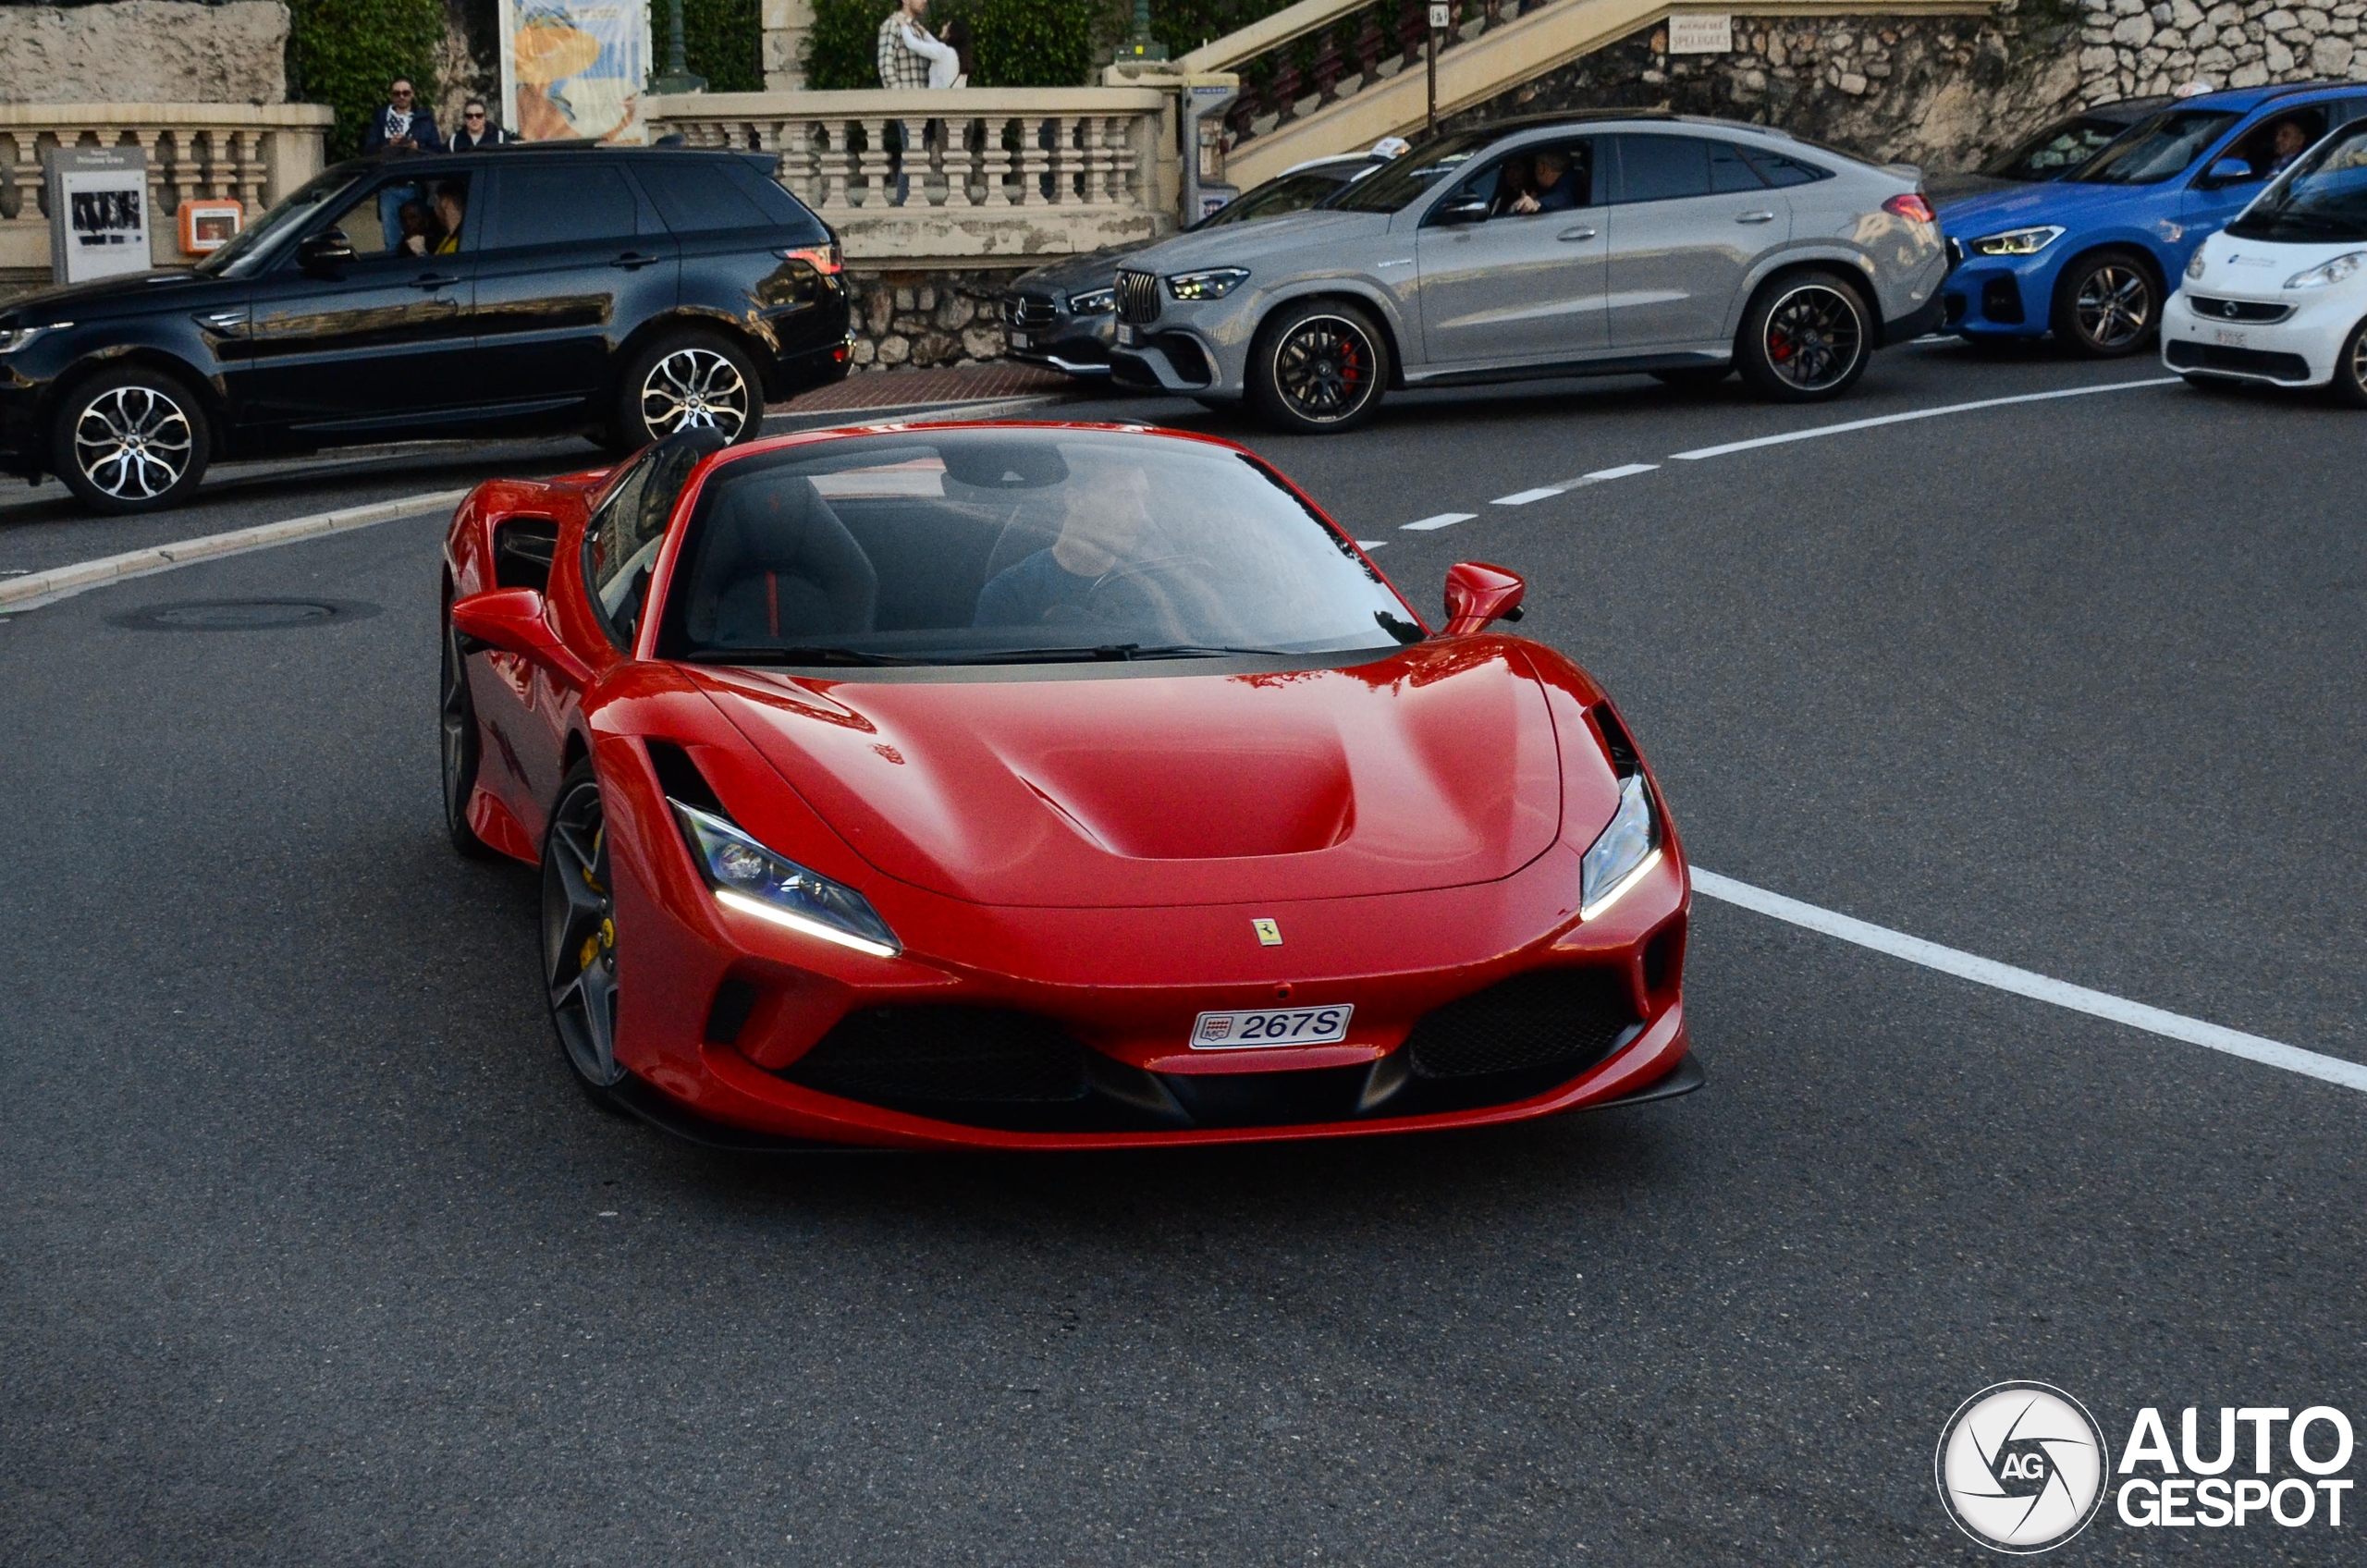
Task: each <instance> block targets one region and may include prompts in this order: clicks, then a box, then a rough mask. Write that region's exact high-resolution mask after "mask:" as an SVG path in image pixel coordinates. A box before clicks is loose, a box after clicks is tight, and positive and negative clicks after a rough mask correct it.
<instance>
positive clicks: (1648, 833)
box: [1578, 773, 1661, 920]
mask: <svg viewBox="0 0 2367 1568" xmlns="http://www.w3.org/2000/svg"><path fill="white" fill-rule="evenodd" d="M1660 858H1661V851H1660V829H1659V827H1658V825H1656V824H1655V823H1654V822H1653V821H1652V796H1651V791H1650V790H1647V789H1645V788H1644V776H1643V775H1642V774H1640V773H1631V774H1629V775H1628V776H1627V778H1625V780H1623V781H1622V782H1621V784H1620V786H1619V809H1618V810H1617V811H1615V812H1613V813H1612V814H1611V826H1610V827H1606V828H1604V829H1603V830H1602V831H1601V833H1600V834H1599V835H1597V836H1596V839H1595V841H1594V842H1593V844H1592V845H1590V846H1588V850H1587V852H1586V855H1585V858H1583V859H1582V860H1580V861H1579V862H1578V918H1579V919H1580V920H1592V919H1593V918H1594V917H1595V916H1596V915H1598V914H1600V913H1602V912H1603V911H1604V910H1607V909H1609V908H1610V907H1611V906H1612V905H1613V904H1614V903H1616V902H1618V901H1619V898H1620V895H1621V894H1623V893H1625V892H1626V891H1627V889H1628V888H1632V887H1634V886H1635V885H1636V884H1637V883H1638V882H1640V881H1642V880H1643V879H1644V873H1646V872H1648V871H1650V869H1651V868H1652V867H1653V866H1655V865H1657V864H1660Z"/></svg>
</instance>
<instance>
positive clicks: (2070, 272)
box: [2050, 251, 2162, 360]
mask: <svg viewBox="0 0 2367 1568" xmlns="http://www.w3.org/2000/svg"><path fill="white" fill-rule="evenodd" d="M2161 316H2162V285H2161V280H2160V279H2158V278H2156V277H2155V276H2153V269H2152V265H2151V264H2150V263H2147V262H2146V261H2145V259H2144V258H2143V257H2141V256H2140V255H2139V254H2138V253H2137V252H2136V251H2097V252H2096V253H2095V254H2093V255H2091V256H2082V257H2080V258H2079V260H2077V261H2075V262H2073V263H2071V264H2070V265H2069V266H2067V267H2065V268H2064V269H2063V276H2062V277H2061V278H2059V279H2058V280H2057V281H2056V282H2055V285H2054V313H2053V315H2052V317H2051V318H2050V322H2051V325H2053V326H2054V336H2055V337H2056V338H2057V339H2059V340H2060V341H2061V342H2062V343H2064V344H2065V345H2066V346H2067V347H2068V348H2069V349H2070V350H2071V351H2072V352H2073V353H2074V354H2077V355H2078V356H2079V358H2081V359H2083V360H2117V359H2123V358H2126V357H2127V356H2128V355H2130V354H2133V353H2136V352H2137V351H2138V350H2139V349H2142V348H2144V347H2145V343H2146V340H2147V339H2148V338H2150V337H2152V335H2153V331H2154V329H2155V328H2156V327H2158V326H2159V325H2161Z"/></svg>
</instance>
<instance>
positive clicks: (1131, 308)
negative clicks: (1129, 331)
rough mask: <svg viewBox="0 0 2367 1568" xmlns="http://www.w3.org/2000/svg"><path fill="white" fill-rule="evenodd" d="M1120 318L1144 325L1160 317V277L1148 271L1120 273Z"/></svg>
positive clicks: (1126, 321)
mask: <svg viewBox="0 0 2367 1568" xmlns="http://www.w3.org/2000/svg"><path fill="white" fill-rule="evenodd" d="M1118 319H1119V320H1120V321H1122V322H1125V323H1127V324H1128V325H1133V326H1142V325H1146V324H1147V323H1150V322H1155V321H1157V320H1158V319H1159V279H1158V278H1157V277H1156V276H1153V275H1151V274H1150V273H1147V272H1121V273H1119V275H1118Z"/></svg>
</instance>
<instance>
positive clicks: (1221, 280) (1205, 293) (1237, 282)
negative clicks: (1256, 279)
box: [1167, 267, 1249, 303]
mask: <svg viewBox="0 0 2367 1568" xmlns="http://www.w3.org/2000/svg"><path fill="white" fill-rule="evenodd" d="M1248 280H1249V269H1248V268H1247V267H1210V268H1209V269H1208V271H1206V272H1179V273H1176V274H1175V275H1173V276H1171V277H1170V278H1168V280H1167V291H1168V292H1169V293H1170V294H1172V295H1174V296H1175V297H1176V298H1177V299H1178V300H1184V301H1186V302H1187V303H1188V302H1190V301H1193V300H1221V299H1223V298H1224V297H1225V296H1226V295H1228V294H1230V293H1232V292H1233V290H1234V289H1236V288H1240V287H1241V286H1242V285H1243V284H1244V283H1246V282H1247V281H1248Z"/></svg>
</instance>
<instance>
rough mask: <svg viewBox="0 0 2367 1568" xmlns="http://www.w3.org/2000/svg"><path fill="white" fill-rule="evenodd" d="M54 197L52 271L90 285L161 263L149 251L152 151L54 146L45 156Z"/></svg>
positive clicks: (58, 279)
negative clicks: (95, 279) (149, 169)
mask: <svg viewBox="0 0 2367 1568" xmlns="http://www.w3.org/2000/svg"><path fill="white" fill-rule="evenodd" d="M42 177H43V181H44V183H45V184H46V186H47V187H48V196H49V273H50V279H51V281H52V282H55V283H87V282H88V281H90V280H91V279H92V278H94V277H114V276H117V275H118V274H121V273H127V272H146V271H148V270H149V269H150V268H151V267H153V266H154V265H155V264H156V263H155V260H154V258H153V255H152V254H151V253H150V251H149V249H148V154H147V153H145V152H144V151H142V150H141V149H140V148H138V147H54V148H52V149H51V150H50V151H49V153H47V154H46V155H45V156H44V157H43V160H42Z"/></svg>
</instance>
